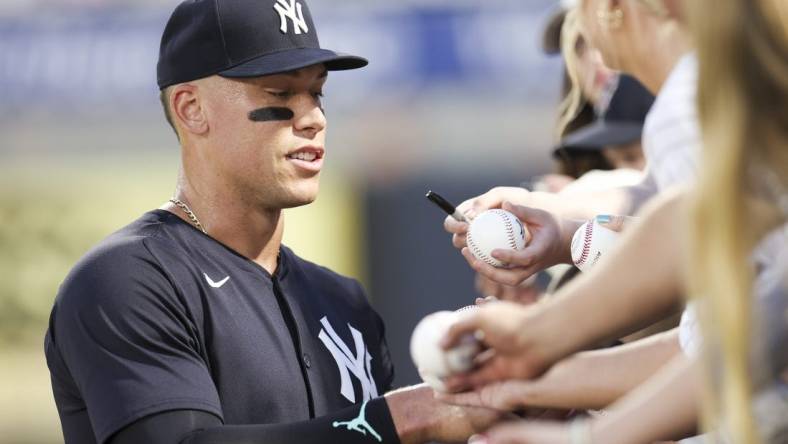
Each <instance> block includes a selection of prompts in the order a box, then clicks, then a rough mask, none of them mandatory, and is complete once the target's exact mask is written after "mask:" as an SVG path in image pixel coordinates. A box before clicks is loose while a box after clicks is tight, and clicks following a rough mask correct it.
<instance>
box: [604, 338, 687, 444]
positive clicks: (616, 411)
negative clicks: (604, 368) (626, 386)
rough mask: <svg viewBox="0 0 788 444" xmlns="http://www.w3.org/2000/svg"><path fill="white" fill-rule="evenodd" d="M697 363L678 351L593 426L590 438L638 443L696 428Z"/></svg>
mask: <svg viewBox="0 0 788 444" xmlns="http://www.w3.org/2000/svg"><path fill="white" fill-rule="evenodd" d="M700 367H701V366H700V364H699V363H698V362H697V361H696V360H693V359H691V358H688V357H686V356H685V355H682V354H680V355H678V356H677V357H675V358H674V359H673V361H671V363H670V364H669V366H668V367H667V368H665V369H664V370H663V371H661V372H660V373H659V374H657V375H656V376H655V377H654V378H652V379H651V380H649V381H648V382H647V383H646V384H644V385H643V386H642V387H640V388H639V389H638V390H636V391H634V392H632V393H631V394H630V395H628V396H626V397H625V398H624V399H622V400H621V401H620V402H619V403H617V404H616V405H615V407H614V408H613V409H611V410H610V411H609V412H608V414H607V415H605V416H604V417H602V419H600V420H598V423H597V424H594V425H593V426H592V430H593V432H592V435H593V436H594V439H593V442H606V443H611V444H616V443H621V444H624V443H641V442H653V441H660V440H666V439H682V438H686V437H688V436H690V435H692V434H694V433H695V432H696V430H697V425H698V418H699V409H700V396H701V395H700V393H701V390H700V386H701V385H702V382H701V381H702V379H701V376H700V375H701V369H700Z"/></svg>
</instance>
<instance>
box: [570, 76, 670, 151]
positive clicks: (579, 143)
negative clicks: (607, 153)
mask: <svg viewBox="0 0 788 444" xmlns="http://www.w3.org/2000/svg"><path fill="white" fill-rule="evenodd" d="M653 103H654V96H653V95H652V94H651V93H650V92H649V91H648V90H647V89H646V88H645V87H644V86H643V85H641V84H640V82H638V81H637V80H635V79H634V78H633V77H630V76H627V75H621V76H619V79H618V85H617V86H616V89H615V91H614V92H613V96H612V97H611V98H610V103H609V104H608V106H607V109H606V110H605V111H604V112H603V113H602V116H601V117H598V118H597V119H596V120H595V121H594V123H591V124H590V125H587V126H584V127H582V128H580V129H578V130H576V131H573V132H571V133H569V134H567V135H566V137H564V138H563V139H562V140H561V144H560V146H559V147H558V148H557V149H556V152H557V151H558V150H561V149H565V150H583V151H592V150H601V149H602V148H605V147H606V146H610V145H625V144H628V143H631V142H635V141H637V140H639V139H640V137H641V136H642V134H643V124H644V123H645V121H646V115H647V114H648V112H649V110H650V109H651V105H652V104H653Z"/></svg>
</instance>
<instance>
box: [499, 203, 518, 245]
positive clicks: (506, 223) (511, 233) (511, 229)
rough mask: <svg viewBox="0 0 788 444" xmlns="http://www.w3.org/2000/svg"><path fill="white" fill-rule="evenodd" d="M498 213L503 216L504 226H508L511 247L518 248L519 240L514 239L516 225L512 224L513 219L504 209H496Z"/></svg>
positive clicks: (507, 231)
mask: <svg viewBox="0 0 788 444" xmlns="http://www.w3.org/2000/svg"><path fill="white" fill-rule="evenodd" d="M496 213H498V214H500V215H501V217H502V218H503V224H504V227H505V228H506V239H507V240H508V241H509V247H511V248H512V250H516V249H517V242H516V241H515V240H514V227H513V226H512V221H511V220H510V219H509V216H507V214H506V213H504V212H503V211H501V210H499V211H496Z"/></svg>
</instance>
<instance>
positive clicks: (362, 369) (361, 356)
mask: <svg viewBox="0 0 788 444" xmlns="http://www.w3.org/2000/svg"><path fill="white" fill-rule="evenodd" d="M320 323H321V324H323V328H321V329H320V334H318V336H317V337H318V338H320V340H321V341H323V345H325V346H326V348H327V349H328V351H330V352H331V355H332V356H333V357H334V360H335V361H336V363H337V367H338V368H339V377H340V379H341V381H342V387H341V388H340V390H339V391H340V393H342V396H344V397H345V399H347V400H348V401H350V402H352V403H355V402H356V393H355V391H354V390H353V383H352V381H351V380H350V374H351V373H352V374H353V376H355V377H356V378H357V379H358V380H359V382H361V391H362V393H361V398H362V399H361V400H362V401H369V400H370V399H372V398H377V397H378V389H377V387H376V386H375V380H374V379H372V365H371V362H372V356H370V355H369V351H368V350H367V346H366V345H365V344H364V337H363V336H362V335H361V333H360V332H359V331H358V330H356V329H355V328H353V327H352V326H351V325H350V324H348V325H347V326H348V328H350V334H351V335H352V336H353V342H354V346H355V350H356V353H355V355H354V354H353V353H351V352H350V348H348V346H347V345H346V344H345V343H344V342H343V341H342V338H340V337H339V335H338V334H337V333H336V332H335V331H334V328H333V327H331V323H329V322H328V319H326V317H325V316H324V317H323V319H321V320H320Z"/></svg>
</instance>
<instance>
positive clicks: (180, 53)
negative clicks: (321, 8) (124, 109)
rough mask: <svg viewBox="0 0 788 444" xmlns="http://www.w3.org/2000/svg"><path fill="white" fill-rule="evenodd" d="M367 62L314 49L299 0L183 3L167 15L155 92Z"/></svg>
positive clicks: (312, 29)
mask: <svg viewBox="0 0 788 444" xmlns="http://www.w3.org/2000/svg"><path fill="white" fill-rule="evenodd" d="M318 63H323V64H325V66H326V69H328V70H345V69H356V68H361V67H364V66H366V65H367V63H368V62H367V60H366V59H364V58H362V57H356V56H352V55H347V54H341V53H338V52H334V51H331V50H328V49H323V48H321V47H320V42H319V41H318V38H317V30H316V29H315V24H314V22H313V21H312V15H311V14H310V12H309V7H308V6H307V4H306V2H305V1H304V0H186V1H184V2H182V3H181V4H179V5H178V6H177V7H176V8H175V11H173V13H172V16H170V19H169V21H168V22H167V26H166V27H165V28H164V34H163V35H162V37H161V49H160V52H159V63H158V66H157V80H158V84H159V88H160V89H164V88H166V87H168V86H170V85H174V84H177V83H183V82H188V81H191V80H196V79H201V78H203V77H208V76H212V75H216V74H218V75H220V76H224V77H259V76H266V75H272V74H281V73H283V72H288V71H293V70H296V69H301V68H305V67H307V66H311V65H316V64H318Z"/></svg>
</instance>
